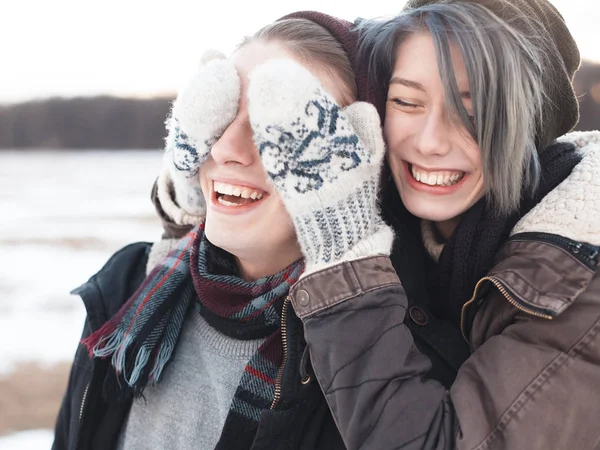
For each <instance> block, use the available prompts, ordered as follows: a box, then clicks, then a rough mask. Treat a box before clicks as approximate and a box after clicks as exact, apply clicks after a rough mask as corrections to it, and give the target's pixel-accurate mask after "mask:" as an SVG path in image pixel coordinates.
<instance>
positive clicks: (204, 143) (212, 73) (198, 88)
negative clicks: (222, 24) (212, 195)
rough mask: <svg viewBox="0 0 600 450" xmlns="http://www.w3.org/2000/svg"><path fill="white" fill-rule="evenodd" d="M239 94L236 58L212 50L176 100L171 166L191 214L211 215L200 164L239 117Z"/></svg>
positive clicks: (169, 141) (179, 198) (169, 142)
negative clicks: (229, 57)
mask: <svg viewBox="0 0 600 450" xmlns="http://www.w3.org/2000/svg"><path fill="white" fill-rule="evenodd" d="M239 97H240V81H239V77H238V74H237V71H236V70H235V67H234V66H233V64H232V62H231V61H229V60H227V59H225V56H224V55H223V54H221V53H219V52H217V51H214V50H210V51H208V52H206V53H205V54H204V56H203V57H202V59H201V64H200V67H199V69H198V71H197V72H196V73H195V74H194V76H193V77H192V78H191V80H190V81H189V83H188V84H187V86H186V87H185V88H184V89H182V90H181V92H180V93H179V95H178V96H177V98H176V99H175V101H174V102H173V108H172V111H171V115H170V116H169V118H168V119H167V122H166V126H167V132H168V135H167V138H166V143H165V165H166V166H167V167H168V168H169V169H170V170H169V176H170V178H171V180H170V181H171V183H172V184H173V186H174V191H175V200H176V202H177V204H178V206H179V207H180V208H181V209H183V210H184V211H185V213H187V214H191V215H194V216H204V215H205V214H206V203H205V200H204V195H203V194H202V190H201V188H200V179H199V176H198V174H199V170H200V166H201V165H202V163H204V162H205V161H206V160H207V159H208V157H209V155H210V150H211V148H212V146H213V145H214V143H215V142H216V141H217V140H218V139H219V137H220V136H221V135H222V134H223V132H224V131H225V129H226V128H227V127H228V126H229V124H230V123H231V122H232V121H233V120H234V119H235V116H236V114H237V109H238V103H239Z"/></svg>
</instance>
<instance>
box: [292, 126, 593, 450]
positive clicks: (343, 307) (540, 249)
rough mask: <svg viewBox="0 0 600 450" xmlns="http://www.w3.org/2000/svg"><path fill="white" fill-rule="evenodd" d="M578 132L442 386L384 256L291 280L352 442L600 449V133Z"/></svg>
mask: <svg viewBox="0 0 600 450" xmlns="http://www.w3.org/2000/svg"><path fill="white" fill-rule="evenodd" d="M575 137H576V138H578V139H579V140H580V142H579V144H580V147H583V148H582V150H581V151H582V152H583V153H584V155H585V156H584V158H583V161H582V162H581V163H580V164H579V165H578V166H577V167H576V168H575V169H574V171H573V173H572V174H571V176H570V177H569V178H568V179H567V180H566V181H565V182H564V183H562V184H561V185H560V186H559V187H558V188H557V189H556V191H554V192H552V193H551V194H549V195H548V196H547V197H546V198H545V199H544V200H543V201H542V203H540V205H538V207H536V208H535V209H534V210H533V211H531V213H530V214H528V215H527V216H525V217H524V218H523V220H522V221H521V222H520V223H519V224H518V225H517V226H516V228H515V229H514V230H513V234H512V236H511V238H510V239H509V241H508V242H507V243H506V244H505V245H504V246H503V247H502V249H501V251H500V252H499V253H498V255H497V256H496V259H495V261H496V264H495V266H494V268H493V269H492V270H491V271H490V273H489V274H488V276H487V277H485V278H483V279H482V280H481V281H480V282H479V284H478V285H477V287H476V289H475V292H474V294H473V298H472V299H471V301H470V302H469V303H467V304H466V305H465V308H464V309H463V316H466V315H468V313H469V309H470V308H474V307H476V306H478V310H477V314H476V316H475V318H474V320H473V322H472V326H471V327H470V329H464V330H463V332H464V334H465V335H466V337H467V338H468V340H469V341H470V345H471V350H472V355H471V356H470V357H469V358H468V359H467V361H466V362H465V363H464V364H463V365H462V367H461V368H460V370H459V372H458V376H457V378H456V381H455V382H454V384H453V385H452V387H451V388H450V390H449V391H447V390H445V389H444V387H443V386H442V385H441V384H439V383H437V382H436V381H433V380H428V379H426V378H424V375H425V374H426V373H427V371H428V368H429V362H428V360H427V359H426V358H425V357H423V356H422V355H421V354H420V353H419V352H418V351H417V350H416V348H415V346H414V344H413V338H412V336H411V333H410V331H409V330H408V328H407V327H406V326H405V325H404V317H405V314H406V313H407V299H406V295H405V293H404V290H403V288H402V284H401V282H400V280H399V279H398V277H397V276H396V274H395V272H394V269H393V267H392V264H391V262H390V260H389V259H388V258H386V257H372V258H367V259H363V260H358V261H353V262H349V263H344V264H340V265H338V266H335V267H332V268H329V269H327V270H324V271H321V272H318V273H315V274H312V275H309V276H308V277H306V278H304V279H302V280H301V281H300V282H299V283H297V284H296V285H295V286H294V287H293V289H292V291H291V293H290V295H291V298H292V305H293V306H294V309H295V311H296V313H297V315H298V316H299V317H300V318H301V319H302V320H303V322H304V328H305V338H306V341H307V342H308V345H309V347H310V354H311V361H312V364H313V368H314V371H315V373H316V376H317V379H318V381H319V384H320V385H321V388H322V389H323V391H324V393H325V396H326V398H327V401H328V403H329V406H330V408H331V410H332V412H333V415H334V417H335V420H336V423H337V425H338V427H339V429H340V431H341V435H342V437H343V438H344V441H345V443H346V446H347V447H348V448H349V449H377V450H384V449H399V448H402V449H405V448H406V449H421V448H432V449H451V448H459V449H511V450H513V449H514V450H521V449H523V450H529V449H578V450H580V449H595V448H600V427H599V426H598V421H599V420H600V271H598V269H597V266H598V246H599V245H600V138H598V135H591V134H580V135H575ZM584 242H585V243H586V244H584ZM590 244H591V245H590ZM463 327H464V328H466V327H465V326H463Z"/></svg>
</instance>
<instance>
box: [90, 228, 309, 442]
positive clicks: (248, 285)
mask: <svg viewBox="0 0 600 450" xmlns="http://www.w3.org/2000/svg"><path fill="white" fill-rule="evenodd" d="M217 251H220V249H218V248H216V247H215V246H213V245H212V244H211V243H210V242H209V241H208V240H207V239H206V238H205V236H204V225H199V226H197V227H196V228H195V229H194V230H192V231H191V232H190V233H188V234H187V235H186V236H185V237H184V238H183V239H181V240H180V242H179V243H178V245H177V246H176V248H175V249H174V250H173V251H171V253H170V254H169V255H168V256H167V257H166V258H165V259H164V260H163V261H161V263H160V264H159V265H158V266H157V267H155V268H154V270H153V271H152V272H151V273H150V274H149V275H148V276H147V277H146V279H145V281H144V282H143V283H142V285H141V286H140V287H139V288H138V290H137V291H136V292H135V293H134V294H133V296H132V297H131V298H130V299H129V300H128V301H127V302H126V303H125V304H124V305H123V307H122V308H121V309H120V310H119V312H118V313H117V314H116V315H115V316H113V317H112V318H111V319H110V320H109V321H108V322H106V323H105V324H104V325H103V326H102V327H101V328H100V329H98V330H97V331H96V332H94V333H93V334H92V335H90V336H89V337H88V338H86V339H84V340H83V341H82V343H83V344H84V345H85V346H86V347H87V349H88V351H89V352H90V357H96V358H109V357H110V358H111V365H112V367H113V369H114V370H113V371H111V373H110V375H109V376H111V377H113V380H112V381H110V382H108V380H107V381H105V394H106V392H107V391H109V392H110V391H111V389H110V388H109V389H106V386H107V382H108V384H109V385H112V386H114V387H116V386H119V387H122V388H121V390H122V389H125V390H126V391H129V392H132V393H133V394H134V395H135V396H140V395H141V394H142V393H143V390H144V389H145V387H146V386H147V385H153V384H156V383H158V382H159V381H160V379H161V376H162V373H163V371H164V369H165V367H166V365H167V364H168V363H169V362H170V361H171V360H172V358H173V355H174V350H175V347H176V345H177V341H178V339H179V335H180V332H181V329H182V326H183V321H184V318H185V315H186V313H187V311H188V309H189V308H190V306H191V305H193V304H194V303H195V304H196V305H197V307H198V310H199V312H200V314H201V315H202V316H203V317H204V319H205V320H206V321H207V322H208V323H209V324H210V325H211V326H213V327H214V328H216V329H217V330H218V331H220V332H221V333H223V334H226V335H228V336H230V337H235V338H237V339H242V340H247V339H258V338H266V340H265V341H264V343H263V344H262V345H261V346H260V347H259V349H258V351H257V352H256V354H254V355H253V356H252V357H251V358H250V361H249V362H248V364H247V365H246V369H245V371H244V373H243V375H242V378H241V380H240V384H239V386H238V388H237V390H236V393H235V395H234V398H233V401H232V403H231V406H230V411H229V414H228V416H227V418H226V421H225V426H224V428H223V432H222V436H229V439H231V436H236V439H235V442H236V443H237V444H238V445H239V448H247V447H249V446H250V444H251V443H252V440H253V438H254V435H255V433H256V430H257V428H258V422H259V419H260V414H261V411H262V410H263V409H268V408H269V407H270V406H271V403H272V402H273V399H274V397H275V380H276V378H277V372H278V370H279V367H280V366H281V364H282V359H283V346H282V341H281V332H280V322H281V309H282V305H283V301H284V299H285V297H286V296H287V294H288V291H289V289H290V287H291V286H292V285H293V284H294V283H295V282H296V280H297V279H298V278H299V276H300V274H301V273H302V270H303V264H302V262H300V261H298V262H295V263H294V264H292V265H290V266H289V267H288V268H287V269H285V270H283V271H281V272H279V273H277V274H275V275H272V276H268V277H265V278H262V279H260V280H258V281H254V282H247V281H244V280H242V279H240V278H239V277H237V276H234V275H224V274H215V273H210V272H211V271H210V268H211V266H210V263H211V258H212V257H213V255H215V252H217ZM217 448H220V446H219V445H218V446H217ZM228 448H232V447H231V445H230V444H228Z"/></svg>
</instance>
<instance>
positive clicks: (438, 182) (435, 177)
mask: <svg viewBox="0 0 600 450" xmlns="http://www.w3.org/2000/svg"><path fill="white" fill-rule="evenodd" d="M411 172H412V175H413V177H414V179H415V180H417V181H419V182H421V183H423V184H427V185H429V186H452V185H453V184H456V183H458V182H459V181H460V180H461V179H462V177H463V176H464V175H465V173H464V172H456V171H448V170H444V171H436V172H426V171H424V170H422V169H417V168H416V167H415V166H411Z"/></svg>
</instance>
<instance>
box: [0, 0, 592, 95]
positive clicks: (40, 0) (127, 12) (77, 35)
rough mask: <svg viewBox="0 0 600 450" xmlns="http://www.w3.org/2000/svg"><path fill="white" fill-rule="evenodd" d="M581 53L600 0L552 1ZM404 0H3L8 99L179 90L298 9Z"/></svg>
mask: <svg viewBox="0 0 600 450" xmlns="http://www.w3.org/2000/svg"><path fill="white" fill-rule="evenodd" d="M553 3H554V4H555V5H556V6H557V8H558V9H559V10H560V11H561V13H562V14H563V16H564V17H565V20H566V21H567V24H568V25H569V27H570V28H571V30H572V33H573V35H574V37H575V39H576V40H577V42H578V44H579V46H580V49H581V53H582V55H583V57H585V58H588V59H594V60H597V61H600V45H599V44H600V31H599V30H600V1H598V0H553ZM403 4H404V0H396V1H390V0H384V1H378V0H366V1H365V0H356V1H350V0H342V1H339V0H287V1H285V0H279V1H276V2H271V1H267V0H253V1H241V0H234V1H232V0H162V1H160V2H158V1H155V2H152V0H150V1H148V0H145V1H142V0H139V1H138V0H104V1H100V2H91V1H82V0H12V1H11V0H2V5H1V6H0V43H1V44H0V45H1V53H0V61H1V63H2V64H1V68H0V102H3V103H4V102H14V101H21V100H25V99H31V98H37V97H47V96H51V95H62V96H73V95H92V94H99V93H107V94H116V95H138V96H147V95H153V94H157V93H158V94H160V93H169V94H171V93H173V92H174V91H175V90H176V89H177V87H178V86H179V85H181V83H183V81H184V79H185V76H186V75H187V74H188V73H189V71H190V70H192V68H193V67H194V66H195V64H196V62H197V61H198V58H199V56H200V55H201V54H202V52H203V51H204V50H205V49H207V48H218V49H220V50H222V51H224V52H226V53H228V52H230V51H231V50H232V49H233V48H234V46H235V45H236V44H237V43H238V42H239V41H240V40H241V38H242V37H243V36H244V35H249V34H252V33H253V32H254V31H256V30H258V29H259V28H260V27H262V26H263V25H266V24H268V23H270V22H272V21H273V20H276V19H277V18H279V17H281V16H282V15H284V14H287V13H289V12H292V11H296V10H307V9H313V10H318V11H322V12H326V13H329V14H333V15H336V16H338V17H342V18H345V19H348V20H354V19H355V18H356V17H357V16H361V17H368V18H370V17H378V16H382V15H390V14H394V13H396V12H398V11H399V10H400V8H401V7H402V5H403Z"/></svg>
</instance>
